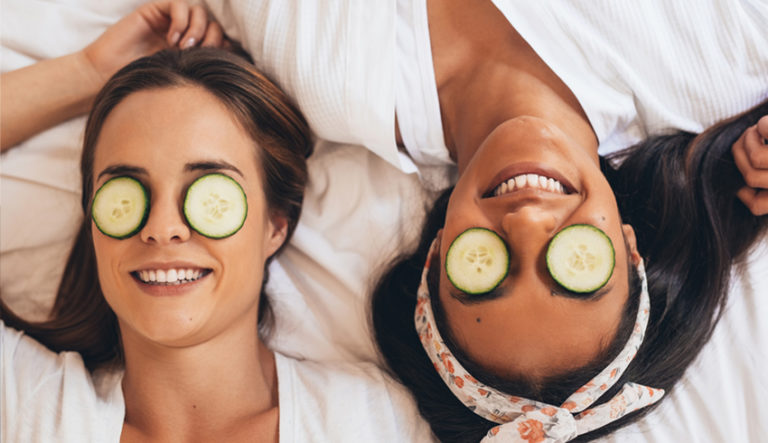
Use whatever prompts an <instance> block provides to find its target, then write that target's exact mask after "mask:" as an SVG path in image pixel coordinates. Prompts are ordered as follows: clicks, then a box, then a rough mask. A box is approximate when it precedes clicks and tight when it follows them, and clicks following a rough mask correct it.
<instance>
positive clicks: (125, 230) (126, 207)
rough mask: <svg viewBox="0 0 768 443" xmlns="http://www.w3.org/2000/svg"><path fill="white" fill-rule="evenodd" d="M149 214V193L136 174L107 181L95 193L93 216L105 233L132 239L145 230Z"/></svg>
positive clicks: (97, 225)
mask: <svg viewBox="0 0 768 443" xmlns="http://www.w3.org/2000/svg"><path fill="white" fill-rule="evenodd" d="M147 215H149V194H148V193H147V190H146V188H144V185H142V184H141V182H139V181H138V180H136V179H135V178H133V177H127V176H120V177H115V178H111V179H109V180H107V182H106V183H104V184H103V185H101V187H100V188H99V190H98V191H96V195H94V196H93V204H92V205H91V218H92V219H93V222H94V224H95V225H96V227H97V228H98V229H99V231H101V232H102V233H103V234H104V235H108V236H110V237H113V238H117V239H124V238H128V237H130V236H132V235H134V234H136V233H137V232H139V231H140V230H141V228H142V227H143V226H144V223H145V222H146V221H147Z"/></svg>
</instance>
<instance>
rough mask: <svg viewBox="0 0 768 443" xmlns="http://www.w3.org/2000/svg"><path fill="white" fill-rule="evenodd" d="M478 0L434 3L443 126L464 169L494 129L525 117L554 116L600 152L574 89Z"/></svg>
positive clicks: (434, 54)
mask: <svg viewBox="0 0 768 443" xmlns="http://www.w3.org/2000/svg"><path fill="white" fill-rule="evenodd" d="M476 3H477V4H475V2H473V3H472V4H471V6H469V4H465V2H462V1H461V0H445V1H442V0H441V1H430V2H429V3H428V14H429V31H430V39H431V42H432V57H433V63H434V69H435V80H436V82H437V90H438V96H439V100H440V111H441V114H442V120H443V131H444V136H445V141H446V145H447V147H448V150H449V152H450V154H451V158H453V160H454V161H456V163H457V165H458V168H459V172H461V171H463V170H464V168H465V167H466V165H467V163H468V162H469V160H471V158H472V156H473V155H474V153H475V151H476V150H477V148H478V147H479V146H480V145H481V144H482V142H483V140H485V138H486V137H487V136H488V134H490V132H491V131H493V129H494V128H496V127H497V126H498V125H499V124H501V123H503V122H505V121H507V120H510V119H513V118H516V117H521V116H533V117H540V118H544V119H547V120H549V121H550V122H552V123H554V124H556V125H557V126H558V127H559V128H560V129H561V130H562V131H563V132H565V133H566V134H568V135H569V136H571V137H572V138H573V139H574V140H575V141H577V142H578V143H579V144H581V145H582V146H584V147H585V149H586V150H587V151H588V152H589V153H591V154H593V155H594V156H595V157H596V156H597V145H598V143H597V137H596V136H595V133H594V131H593V130H592V127H591V125H590V123H589V120H588V119H587V116H586V113H585V112H584V110H583V109H582V108H581V106H580V105H579V103H578V100H577V99H576V97H575V96H574V95H573V93H572V92H571V90H570V89H569V88H568V87H567V86H566V85H565V84H564V83H563V82H562V81H561V80H560V78H559V77H557V75H555V73H554V72H552V70H550V69H549V67H548V66H547V65H546V64H545V63H544V62H543V60H541V58H539V56H538V55H537V54H536V53H535V51H533V49H532V48H531V47H530V46H528V44H527V43H526V42H525V40H523V38H522V37H521V36H520V34H518V33H517V31H515V29H514V28H512V26H511V25H510V24H509V22H508V21H507V20H506V18H505V17H504V16H503V14H502V13H501V12H500V11H499V10H498V9H496V7H495V6H494V5H493V4H492V3H491V2H490V1H485V2H476Z"/></svg>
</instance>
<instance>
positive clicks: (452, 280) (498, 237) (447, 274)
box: [443, 227, 510, 295]
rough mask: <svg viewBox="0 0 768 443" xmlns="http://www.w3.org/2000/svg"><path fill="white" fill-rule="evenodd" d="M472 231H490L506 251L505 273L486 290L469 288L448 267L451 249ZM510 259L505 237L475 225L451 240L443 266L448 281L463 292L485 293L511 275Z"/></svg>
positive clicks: (472, 293)
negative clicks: (454, 276) (457, 280)
mask: <svg viewBox="0 0 768 443" xmlns="http://www.w3.org/2000/svg"><path fill="white" fill-rule="evenodd" d="M470 231H485V232H489V233H490V234H492V235H493V236H494V237H496V238H497V239H498V240H499V241H500V242H501V244H502V245H503V246H504V252H505V254H504V257H505V259H506V264H505V266H504V273H503V274H502V275H501V276H500V277H499V278H498V279H497V280H496V281H495V283H494V284H493V285H492V286H489V287H488V288H487V289H484V290H478V291H472V290H468V289H467V288H466V287H465V286H464V285H462V284H461V282H456V281H455V279H454V278H453V277H452V275H451V272H450V270H449V269H448V264H449V257H451V249H453V248H454V247H455V246H456V244H457V240H459V238H461V237H462V236H463V235H464V234H466V233H468V232H470ZM509 260H510V256H509V248H508V247H507V244H506V243H505V242H504V239H502V238H501V236H500V235H499V234H497V233H496V232H495V231H492V230H491V229H488V228H481V227H474V228H469V229H466V230H465V231H463V232H462V233H461V234H459V235H458V236H456V238H455V239H453V242H451V245H450V246H449V247H448V251H447V252H446V253H445V264H444V266H443V268H444V269H445V275H446V276H447V277H448V281H450V282H451V284H452V285H453V286H454V287H455V288H456V289H458V290H460V291H462V292H463V293H465V294H467V295H479V294H485V293H488V292H490V291H493V290H494V289H496V288H497V287H498V286H499V285H500V284H501V282H503V281H504V279H505V278H507V275H509Z"/></svg>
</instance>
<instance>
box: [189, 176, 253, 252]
mask: <svg viewBox="0 0 768 443" xmlns="http://www.w3.org/2000/svg"><path fill="white" fill-rule="evenodd" d="M247 214H248V202H247V200H246V198H245V191H243V188H242V187H241V186H240V184H239V183H237V182H236V181H235V180H234V179H233V178H231V177H229V176H227V175H224V174H218V173H216V174H208V175H204V176H202V177H200V178H198V179H197V180H195V181H194V182H193V183H192V184H191V185H189V188H188V189H187V196H186V197H185V198H184V217H186V219H187V223H189V226H190V227H191V228H192V229H194V230H195V231H197V232H198V233H200V234H202V235H204V236H206V237H209V238H225V237H229V236H230V235H233V234H234V233H236V232H237V231H239V230H240V228H241V227H242V226H243V223H245V217H246V215H247Z"/></svg>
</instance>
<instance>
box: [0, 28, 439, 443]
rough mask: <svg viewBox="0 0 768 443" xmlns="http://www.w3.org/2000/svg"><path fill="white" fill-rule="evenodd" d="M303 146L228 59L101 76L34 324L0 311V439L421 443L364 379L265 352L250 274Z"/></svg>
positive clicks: (280, 215)
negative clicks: (76, 206) (41, 312)
mask: <svg viewBox="0 0 768 443" xmlns="http://www.w3.org/2000/svg"><path fill="white" fill-rule="evenodd" d="M166 25H167V24H166ZM54 89H55V88H54ZM311 151H312V144H311V137H310V132H309V128H308V126H307V124H306V122H305V120H304V118H303V116H302V115H301V114H300V113H299V112H298V110H297V109H296V108H295V107H294V106H293V104H292V103H291V101H290V100H289V98H288V97H287V96H286V95H285V94H284V93H283V92H282V91H281V90H280V89H279V88H278V87H277V86H275V85H274V84H273V83H272V82H270V81H269V80H268V79H267V78H266V77H265V76H263V75H262V74H260V73H259V72H257V71H256V70H255V69H254V68H253V67H252V65H250V64H249V63H247V62H245V61H244V60H242V59H241V58H239V57H237V56H235V55H233V54H231V53H228V52H224V51H221V50H218V49H205V48H204V49H189V50H184V51H179V50H166V51H163V52H159V53H157V54H155V55H152V56H148V57H145V58H142V59H139V60H137V61H135V62H133V63H131V64H130V65H128V66H127V67H125V68H123V69H121V70H120V71H119V72H117V73H116V74H115V75H114V76H113V77H112V78H111V79H110V80H109V81H108V82H107V84H106V86H104V88H103V89H102V90H101V92H100V93H99V94H98V96H97V97H96V98H95V100H94V103H93V109H92V110H91V113H90V117H89V120H88V124H87V127H86V131H85V141H84V146H83V155H82V162H81V173H82V208H83V212H84V215H85V217H84V220H83V222H82V224H81V226H80V229H79V233H78V236H77V239H76V242H75V245H74V247H73V249H72V253H71V255H70V257H69V260H68V262H67V266H66V269H65V271H64V278H63V280H62V283H61V285H60V287H59V291H58V295H57V299H56V303H55V306H54V310H53V313H52V315H51V317H50V319H49V320H47V321H44V322H39V323H32V322H27V321H24V320H22V319H21V318H18V317H17V316H15V315H14V314H13V313H12V312H11V311H10V310H8V309H7V308H5V307H4V306H2V305H1V304H0V308H2V309H0V318H1V319H0V440H3V441H24V442H48V441H78V442H83V441H93V442H110V441H113V442H117V441H142V442H143V441H220V440H226V441H301V442H304V441H350V442H358V441H408V440H413V441H424V440H429V439H430V438H431V434H430V431H429V429H428V427H427V426H426V425H424V424H420V423H418V422H414V421H413V414H414V413H415V407H414V405H413V403H412V400H411V399H410V397H409V396H408V395H407V393H406V392H405V391H404V390H403V388H402V386H400V385H398V384H396V383H394V382H393V381H391V380H389V379H388V378H386V377H385V376H384V375H383V374H381V372H380V371H379V370H378V369H376V368H374V367H366V366H356V367H352V366H335V367H333V368H331V367H326V366H322V365H319V364H313V363H309V362H302V361H297V360H293V359H291V358H288V357H285V356H283V355H281V354H279V353H275V352H272V351H271V350H269V349H267V347H266V346H265V345H264V342H263V340H262V338H263V337H262V331H261V329H263V328H264V327H265V326H266V322H267V317H266V315H267V314H266V313H267V312H268V311H267V309H266V303H267V301H266V298H265V297H264V296H263V295H264V292H263V287H264V283H265V282H266V278H267V277H266V266H267V264H268V263H269V261H270V259H271V258H272V257H273V256H274V254H276V253H277V252H278V251H279V250H280V249H281V247H282V246H283V245H284V244H285V242H286V241H287V240H288V239H289V238H290V236H291V234H292V232H293V229H294V228H295V226H296V223H297V221H298V217H299V214H300V212H301V203H302V196H303V192H304V185H305V183H306V180H307V169H306V157H307V156H308V155H309V154H310V152H311ZM197 196H201V197H200V198H198V197H197ZM132 214H137V216H136V217H133V216H132ZM231 214H234V216H233V215H231ZM233 217H234V218H233ZM12 328H15V329H12ZM401 414H402V415H401Z"/></svg>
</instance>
